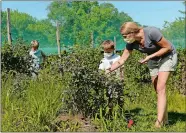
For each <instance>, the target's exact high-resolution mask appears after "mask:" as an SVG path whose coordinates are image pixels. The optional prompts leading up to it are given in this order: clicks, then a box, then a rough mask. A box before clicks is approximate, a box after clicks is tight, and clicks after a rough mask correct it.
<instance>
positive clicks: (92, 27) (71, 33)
mask: <svg viewBox="0 0 186 133" xmlns="http://www.w3.org/2000/svg"><path fill="white" fill-rule="evenodd" d="M48 11H49V13H48V18H49V19H50V20H51V21H52V22H55V21H56V20H58V21H59V22H60V26H61V27H60V29H61V42H62V43H65V44H66V45H73V44H79V45H89V44H90V42H91V40H90V35H91V33H92V32H93V35H94V42H95V44H96V45H98V44H100V42H101V41H103V40H104V39H112V40H113V38H114V36H116V38H120V40H121V36H120V33H119V29H120V26H121V24H122V23H123V22H125V21H133V20H132V18H131V17H130V16H128V15H127V14H126V13H124V12H121V13H119V12H118V10H117V8H115V7H114V6H113V5H112V4H110V3H102V4H100V5H99V3H98V2H97V1H71V2H68V1H55V2H52V3H51V4H50V5H49V6H48Z"/></svg>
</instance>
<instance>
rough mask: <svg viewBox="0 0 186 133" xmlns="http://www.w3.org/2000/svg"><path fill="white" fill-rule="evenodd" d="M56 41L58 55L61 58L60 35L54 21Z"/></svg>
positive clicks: (57, 24)
mask: <svg viewBox="0 0 186 133" xmlns="http://www.w3.org/2000/svg"><path fill="white" fill-rule="evenodd" d="M56 28H57V29H56V40H57V46H58V55H59V57H61V47H60V34H59V23H58V21H57V20H56Z"/></svg>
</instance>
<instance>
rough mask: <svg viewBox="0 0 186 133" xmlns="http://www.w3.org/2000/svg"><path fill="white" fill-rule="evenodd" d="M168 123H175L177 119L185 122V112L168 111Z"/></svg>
mask: <svg viewBox="0 0 186 133" xmlns="http://www.w3.org/2000/svg"><path fill="white" fill-rule="evenodd" d="M168 116H169V120H170V121H169V125H173V124H175V123H177V121H181V122H183V121H185V122H186V113H178V112H168Z"/></svg>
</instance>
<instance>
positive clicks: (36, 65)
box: [29, 40, 46, 77]
mask: <svg viewBox="0 0 186 133" xmlns="http://www.w3.org/2000/svg"><path fill="white" fill-rule="evenodd" d="M31 47H32V48H31V51H30V53H29V55H30V56H31V57H32V65H31V67H32V68H31V70H32V76H33V77H36V76H37V75H38V71H39V69H40V68H41V64H42V63H43V62H44V61H45V59H46V55H45V54H44V53H43V51H41V50H39V49H38V48H39V42H38V41H37V40H33V41H31Z"/></svg>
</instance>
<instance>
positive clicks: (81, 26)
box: [1, 1, 185, 47]
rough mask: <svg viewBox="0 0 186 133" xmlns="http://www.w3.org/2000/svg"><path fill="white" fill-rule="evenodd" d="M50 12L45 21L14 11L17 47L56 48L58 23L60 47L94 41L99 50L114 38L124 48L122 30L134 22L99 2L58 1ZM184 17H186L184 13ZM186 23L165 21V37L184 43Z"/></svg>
mask: <svg viewBox="0 0 186 133" xmlns="http://www.w3.org/2000/svg"><path fill="white" fill-rule="evenodd" d="M184 4H185V3H184ZM47 10H48V15H47V19H42V20H38V19H36V18H34V17H32V16H31V15H29V14H27V13H22V12H19V11H18V10H11V12H10V16H11V18H10V21H11V34H12V40H13V43H14V42H16V41H17V40H20V39H22V40H24V41H25V43H29V42H30V41H31V40H33V39H37V40H39V41H40V44H41V47H49V46H56V20H57V21H58V22H59V28H60V43H61V45H63V46H72V45H74V44H77V45H89V44H90V43H91V41H93V43H94V46H97V45H99V44H100V43H101V41H103V40H104V39H111V40H114V37H115V38H116V40H117V45H123V44H124V41H123V40H122V37H121V35H120V32H119V29H120V26H121V25H122V23H123V22H126V21H134V20H133V19H132V18H131V17H130V16H129V15H128V14H127V13H125V12H119V11H118V9H117V8H115V7H114V5H113V4H111V3H102V4H99V3H98V2H97V1H54V2H51V4H50V5H49V6H48V7H47ZM180 13H182V14H185V12H183V11H180ZM1 15H2V22H1V23H2V25H1V29H2V42H3V44H5V43H6V42H7V29H6V11H2V12H1ZM184 22H185V18H177V19H176V20H175V21H174V22H167V21H165V24H164V28H163V29H162V32H163V34H164V35H165V37H166V38H168V39H170V40H183V39H184V37H185V30H184V29H185V27H184V26H185V23H184ZM138 24H139V23H138ZM139 25H140V24H139ZM140 26H144V25H140ZM91 35H92V36H93V40H92V38H91Z"/></svg>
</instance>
